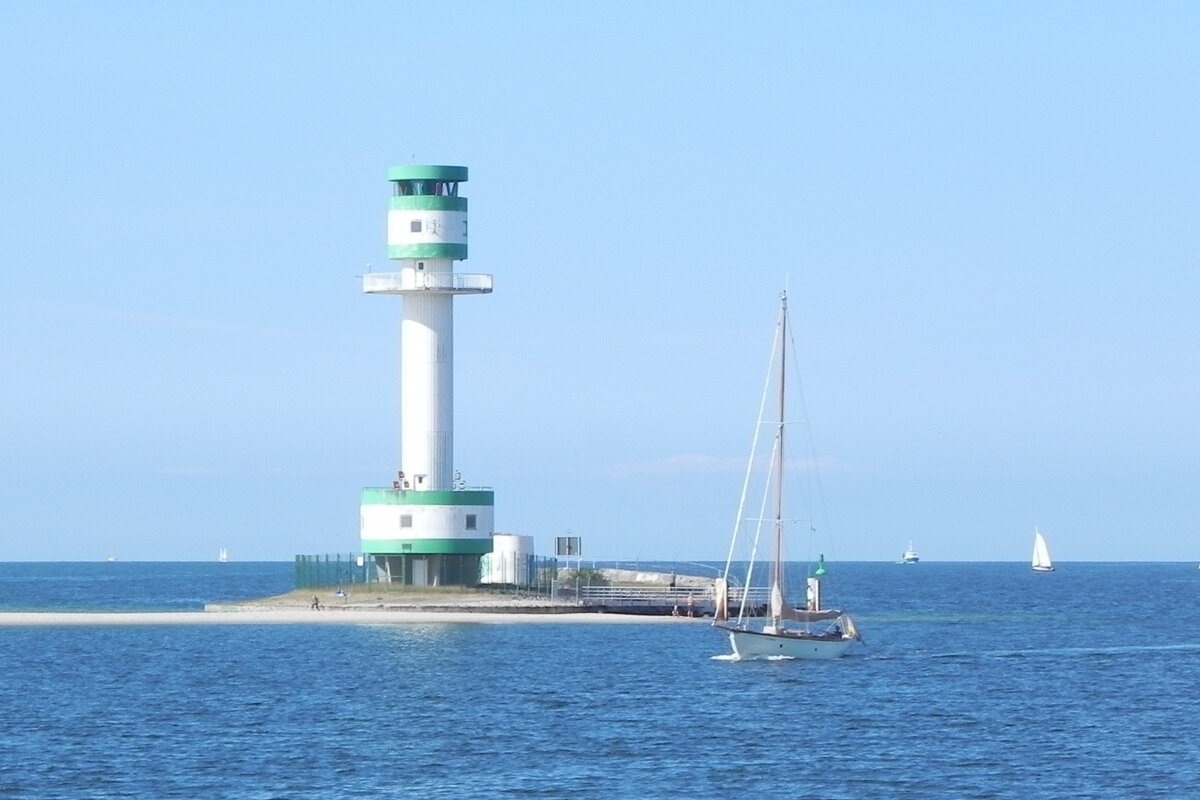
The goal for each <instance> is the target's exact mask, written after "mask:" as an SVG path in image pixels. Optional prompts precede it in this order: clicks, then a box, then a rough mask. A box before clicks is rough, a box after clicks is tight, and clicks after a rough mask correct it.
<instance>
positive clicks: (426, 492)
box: [359, 165, 494, 586]
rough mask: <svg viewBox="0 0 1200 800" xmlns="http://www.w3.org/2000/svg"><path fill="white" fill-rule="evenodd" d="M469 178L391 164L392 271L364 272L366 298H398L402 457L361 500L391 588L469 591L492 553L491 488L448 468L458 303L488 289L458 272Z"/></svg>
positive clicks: (364, 531)
mask: <svg viewBox="0 0 1200 800" xmlns="http://www.w3.org/2000/svg"><path fill="white" fill-rule="evenodd" d="M466 180H467V168H466V167H450V166H427V165H425V166H422V165H408V166H402V167H392V168H391V169H390V170H389V171H388V181H389V183H390V184H391V189H392V195H391V198H390V199H389V203H388V212H387V248H388V258H389V259H390V260H391V261H392V263H393V270H392V271H389V272H371V273H368V274H366V275H364V276H363V291H364V292H366V293H367V294H384V295H400V297H401V316H400V409H399V410H400V447H399V456H400V461H399V463H398V465H397V469H396V472H395V474H394V475H393V476H392V480H391V485H390V486H383V487H374V488H365V489H363V490H362V494H361V497H360V504H359V512H360V513H359V532H360V539H361V547H362V553H363V555H364V556H366V557H373V558H374V560H375V564H376V567H377V569H378V572H379V575H380V578H381V579H382V580H385V581H390V582H393V583H404V584H408V585H413V586H455V585H458V586H462V585H474V584H476V583H478V582H479V575H480V559H481V557H482V556H484V555H485V554H487V553H489V552H491V550H492V534H493V532H494V512H493V508H494V496H493V492H492V491H491V490H490V489H487V488H471V487H468V486H467V484H466V482H465V481H464V480H463V479H462V478H461V476H460V473H459V471H458V470H456V469H455V467H454V298H455V296H457V295H475V294H490V293H491V291H492V276H491V275H481V274H468V273H462V272H455V270H454V266H455V262H458V261H464V260H466V258H467V198H466V197H463V196H462V195H461V194H460V193H459V187H460V186H461V185H462V184H463V183H465V182H466Z"/></svg>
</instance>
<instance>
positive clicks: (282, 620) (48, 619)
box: [0, 609, 707, 628]
mask: <svg viewBox="0 0 1200 800" xmlns="http://www.w3.org/2000/svg"><path fill="white" fill-rule="evenodd" d="M701 621H702V620H700V619H688V618H686V617H660V616H644V615H638V614H597V613H587V612H582V613H566V614H563V613H553V612H551V613H546V612H541V613H528V612H511V611H510V612H488V611H380V610H356V609H337V610H330V609H327V610H321V611H309V610H295V609H269V610H265V609H264V610H253V611H251V610H238V611H230V612H214V611H166V612H128V613H124V612H58V611H45V612H36V611H34V612H5V613H0V628H5V627H8V628H12V627H48V626H102V627H105V626H121V625H428V624H474V625H479V624H482V625H519V624H546V623H549V624H560V625H561V624H564V623H565V624H568V625H589V624H610V625H611V624H633V625H655V624H662V623H673V624H678V623H680V622H684V623H689V622H690V623H697V622H701ZM703 621H704V622H707V620H703Z"/></svg>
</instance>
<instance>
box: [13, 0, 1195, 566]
mask: <svg viewBox="0 0 1200 800" xmlns="http://www.w3.org/2000/svg"><path fill="white" fill-rule="evenodd" d="M1197 41H1200V7H1197V6H1195V5H1194V4H1188V3H1156V4H1152V5H1145V4H1134V3H1128V4H1124V3H1117V4H1113V3H1092V2H1088V3H1082V2H1080V3H1071V2H1066V3H1051V4H1047V3H1032V2H1031V3H1019V2H1018V3H909V4H894V3H859V4H839V3H819V4H805V3H749V4H729V3H715V2H700V3H666V2H659V3H632V2H629V3H626V2H612V3H592V4H585V3H503V2H496V3H483V2H480V3H404V2H386V3H375V2H358V3H350V4H343V5H336V4H318V3H293V2H289V3H273V2H262V3H252V4H244V3H217V2H214V3H195V4H184V3H151V2H146V3H136V2H128V3H109V4H97V3H85V2H49V3H22V4H18V3H9V4H5V5H3V6H2V7H0V100H2V102H3V106H4V108H5V114H4V124H3V125H0V181H2V183H3V186H4V187H5V191H4V192H2V193H0V213H2V215H3V228H2V230H3V236H2V237H0V258H2V260H3V269H2V270H0V375H2V376H3V378H2V382H0V388H2V395H3V403H2V404H0V430H2V431H3V433H2V434H0V436H2V440H0V441H2V446H0V537H2V539H0V560H56V559H65V560H76V559H78V560H100V559H103V558H105V557H107V556H109V555H113V556H117V557H119V558H122V559H125V560H158V559H162V560H174V559H182V560H190V559H211V558H214V557H215V555H216V552H217V549H218V548H219V547H222V546H224V547H228V548H229V550H230V555H231V557H232V558H234V559H238V560H245V559H272V560H278V559H290V558H291V557H292V555H293V554H295V553H318V552H322V553H323V552H339V551H340V552H349V551H352V550H354V549H356V548H357V542H358V540H357V525H358V491H359V489H360V488H361V487H363V486H372V485H386V484H387V483H388V482H389V481H390V479H391V475H392V473H393V471H394V469H395V468H396V460H397V452H398V449H397V441H396V440H397V435H398V434H397V430H398V424H397V410H396V403H397V380H398V370H397V364H396V362H397V354H398V348H397V341H396V337H397V333H398V319H399V307H398V300H396V299H395V298H385V297H373V296H367V295H364V294H362V293H361V291H360V286H359V283H358V281H357V278H356V276H357V275H359V274H361V273H362V271H363V270H364V269H366V268H367V266H366V265H368V264H370V265H373V268H375V269H377V270H378V269H386V267H387V261H386V258H385V243H384V217H385V211H386V203H387V196H388V184H387V182H386V172H387V168H388V167H390V166H392V165H395V164H403V163H411V162H414V161H415V162H416V163H440V164H462V165H466V166H468V167H469V168H470V171H471V178H470V181H469V182H468V183H467V184H465V185H464V187H463V193H464V194H465V195H467V196H468V197H469V198H470V202H471V257H470V259H469V260H468V261H467V262H466V263H465V264H464V265H463V266H462V267H460V269H462V270H464V271H469V272H488V273H491V274H493V275H494V276H495V282H496V292H495V294H493V295H491V296H487V297H481V298H480V297H476V298H460V299H459V300H457V301H456V313H455V328H456V331H455V335H456V338H455V347H456V354H455V357H456V386H455V390H456V392H455V393H456V428H455V451H456V458H455V462H456V466H458V468H459V469H460V470H461V471H462V472H463V476H464V478H465V479H467V481H468V482H469V483H471V484H473V485H490V486H493V487H494V488H495V490H496V504H497V508H496V521H497V528H498V529H499V530H501V531H504V532H511V533H523V534H528V535H532V536H534V537H535V541H536V543H537V548H538V550H539V551H540V552H549V551H550V548H551V543H552V541H553V537H554V536H557V535H564V534H566V533H567V532H568V531H570V532H571V533H572V534H573V535H578V536H582V537H583V541H584V549H585V555H587V556H590V557H594V558H603V559H622V560H625V559H666V560H708V559H721V558H723V557H724V554H725V551H726V548H727V545H728V538H729V534H730V529H731V526H732V522H733V516H734V512H735V510H736V504H737V500H738V491H739V489H740V483H741V470H742V469H743V463H744V459H745V458H746V455H747V453H748V446H749V441H750V435H751V432H752V424H753V417H754V414H755V412H756V409H757V403H758V396H759V393H760V391H761V388H762V387H761V381H762V373H763V370H764V368H765V363H766V356H767V349H768V348H769V345H770V337H771V331H772V326H773V324H774V314H775V307H776V297H777V294H778V292H779V290H780V289H781V288H783V287H784V286H785V285H786V286H788V287H789V289H790V297H791V307H792V312H793V322H794V324H795V326H796V330H797V337H798V342H799V346H800V353H799V357H800V362H801V366H802V369H803V371H804V379H805V387H806V391H807V398H808V406H809V411H810V416H811V420H812V427H813V435H814V437H815V440H816V443H817V450H818V452H819V453H820V455H821V457H822V459H823V461H824V463H826V465H827V466H826V469H825V470H824V471H823V474H822V481H823V485H824V489H825V497H826V504H827V507H828V514H829V517H830V521H831V525H832V526H833V528H834V529H835V532H836V542H837V548H836V556H837V557H839V558H842V559H856V560H858V559H862V560H883V559H895V558H896V557H897V556H898V555H899V554H900V551H901V550H902V549H903V548H904V546H905V545H906V544H907V543H908V541H909V540H910V539H912V540H914V543H915V545H916V546H917V549H918V550H919V551H920V552H921V553H922V555H923V556H924V557H925V558H927V559H931V560H1013V561H1016V560H1022V559H1026V558H1028V553H1029V551H1030V549H1031V543H1032V533H1033V528H1034V526H1035V525H1038V526H1040V528H1041V529H1042V531H1043V532H1045V533H1047V534H1048V537H1049V539H1050V545H1051V549H1052V551H1053V552H1054V555H1055V557H1056V559H1058V560H1060V561H1071V560H1126V559H1139V560H1140V559H1147V560H1195V559H1200V537H1197V535H1196V531H1197V526H1198V519H1197V517H1198V511H1200V499H1198V497H1200V492H1197V487H1198V485H1200V423H1198V422H1197V409H1198V401H1200V323H1198V322H1197V317H1196V311H1195V309H1196V307H1197V305H1198V304H1200V276H1198V270H1197V266H1198V262H1200V226H1197V224H1196V221H1197V218H1198V212H1200V148H1198V147H1197V145H1196V143H1197V142H1198V141H1200V97H1198V96H1197V93H1198V90H1197V87H1200V50H1198V49H1197V47H1196V46H1195V43H1196V42H1197Z"/></svg>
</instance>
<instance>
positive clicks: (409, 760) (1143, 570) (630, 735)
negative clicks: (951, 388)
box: [0, 562, 1200, 800]
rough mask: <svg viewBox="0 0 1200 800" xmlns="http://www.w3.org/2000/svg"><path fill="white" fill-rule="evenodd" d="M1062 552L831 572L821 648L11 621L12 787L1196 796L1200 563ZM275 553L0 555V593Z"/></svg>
mask: <svg viewBox="0 0 1200 800" xmlns="http://www.w3.org/2000/svg"><path fill="white" fill-rule="evenodd" d="M656 566H657V567H658V568H663V567H664V566H665V567H666V568H669V569H674V570H676V571H678V572H680V573H685V572H688V571H689V570H688V568H687V567H686V565H681V564H668V565H656ZM699 566H702V565H696V570H695V572H696V574H704V570H701V569H699ZM1057 566H1058V569H1057V571H1056V572H1053V573H1049V574H1034V573H1033V572H1032V571H1031V570H1030V569H1029V565H1028V563H936V562H922V563H920V564H917V565H908V566H902V565H898V564H885V563H845V564H841V563H834V564H827V569H828V570H829V577H828V579H827V587H826V590H825V594H826V600H827V601H834V602H836V603H838V604H839V605H840V606H842V607H844V608H845V609H846V610H848V611H849V612H850V613H851V614H853V616H854V617H855V620H856V622H857V624H858V628H859V630H860V631H861V632H862V634H863V636H864V638H865V643H864V644H863V645H861V646H857V647H856V648H855V649H854V650H852V651H851V653H850V655H848V656H847V657H845V658H843V659H839V660H835V661H829V662H813V661H789V660H769V661H749V662H738V661H733V660H731V659H730V658H729V657H728V652H729V648H728V643H727V642H726V640H725V638H724V637H723V636H721V635H720V634H719V633H718V632H717V631H715V630H713V629H712V628H711V627H710V626H709V625H708V624H706V623H705V622H703V621H696V622H680V623H678V624H662V623H659V624H625V625H596V624H575V623H564V624H549V625H547V624H507V625H487V624H406V625H364V626H343V625H336V626H322V625H311V626H309V625H264V626H254V625H231V626H209V625H205V626H171V625H162V626H157V625H151V626H128V627H124V626H116V627H70V626H66V627H9V628H0V659H2V661H0V663H2V664H3V673H2V678H0V709H2V711H3V716H2V719H3V730H2V732H0V798H30V799H31V800H37V799H38V798H154V799H155V800H162V798H238V799H239V800H255V799H259V800H274V799H275V798H278V799H279V800H284V799H285V798H584V797H586V798H722V799H723V800H724V799H725V798H733V797H776V798H830V799H831V800H832V799H836V798H854V799H855V800H858V799H859V798H914V799H915V798H1014V799H1016V798H1020V799H1021V800H1030V799H1031V798H1122V799H1127V798H1191V797H1200V704H1198V703H1197V693H1198V691H1200V689H1198V687H1200V570H1198V569H1197V565H1196V564H1195V563H1120V564H1118V563H1060V564H1059V565H1057ZM646 568H652V567H650V566H649V565H647V567H646ZM706 569H711V565H706ZM291 570H292V566H291V564H290V563H234V562H231V563H227V564H217V563H212V564H199V563H124V562H118V563H100V564H87V563H62V564H48V563H8V564H0V610H4V611H14V610H73V611H87V610H94V611H143V612H144V611H181V610H199V609H201V608H203V605H204V603H206V602H221V601H230V600H239V599H247V598H254V597H262V596H266V595H270V594H277V593H281V592H284V591H287V590H289V589H290V588H291V585H292V572H291Z"/></svg>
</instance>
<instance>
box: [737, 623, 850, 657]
mask: <svg viewBox="0 0 1200 800" xmlns="http://www.w3.org/2000/svg"><path fill="white" fill-rule="evenodd" d="M720 627H722V628H724V629H725V630H726V631H727V632H728V633H729V644H730V645H731V646H732V647H733V654H734V656H736V657H737V658H739V659H743V658H745V659H750V658H771V657H783V658H801V659H819V660H825V659H832V658H841V657H842V656H844V655H845V654H846V651H847V650H849V649H850V645H852V644H854V641H855V640H854V638H853V637H849V636H842V637H840V638H817V637H811V636H797V635H795V634H786V633H785V634H780V633H763V632H761V631H752V630H741V629H737V628H725V626H720Z"/></svg>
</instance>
